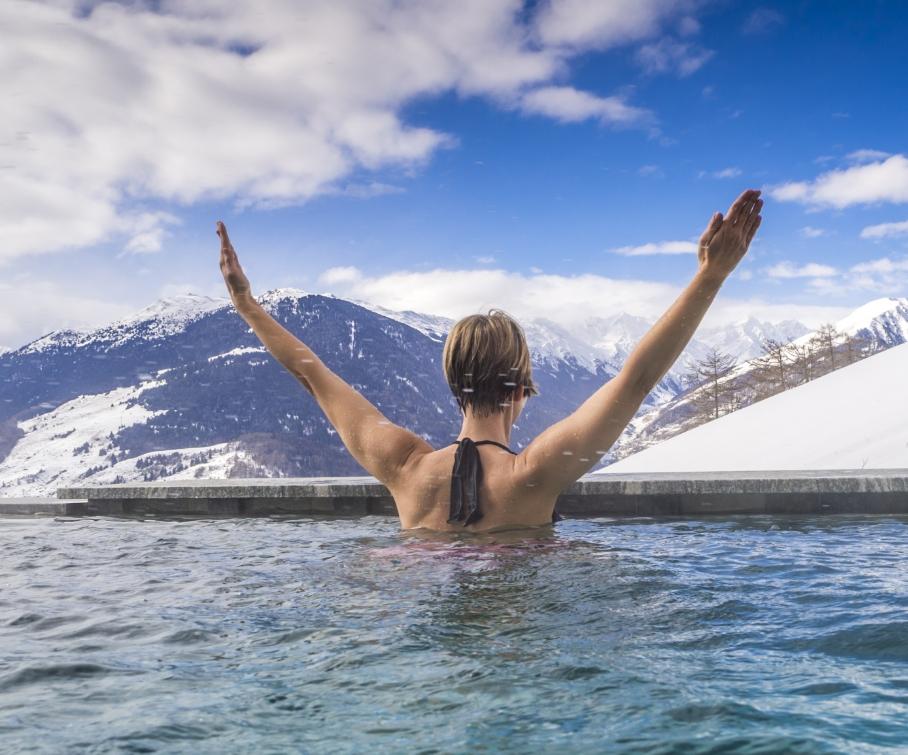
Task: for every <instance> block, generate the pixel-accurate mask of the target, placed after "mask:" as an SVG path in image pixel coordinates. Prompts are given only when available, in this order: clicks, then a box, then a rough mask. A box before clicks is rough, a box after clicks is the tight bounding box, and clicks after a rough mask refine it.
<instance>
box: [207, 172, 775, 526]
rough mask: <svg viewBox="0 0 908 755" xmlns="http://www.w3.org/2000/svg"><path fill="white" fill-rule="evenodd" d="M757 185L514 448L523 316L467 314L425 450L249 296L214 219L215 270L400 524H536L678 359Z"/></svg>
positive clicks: (749, 222)
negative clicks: (605, 360) (555, 413)
mask: <svg viewBox="0 0 908 755" xmlns="http://www.w3.org/2000/svg"><path fill="white" fill-rule="evenodd" d="M762 207H763V200H762V199H760V192H759V191H756V190H754V189H748V190H747V191H745V192H743V193H742V194H741V196H739V197H738V198H737V199H736V200H735V201H734V203H733V204H732V205H731V207H730V208H729V210H728V213H727V214H726V215H725V217H723V216H722V213H719V212H717V213H716V214H715V215H713V217H712V219H711V220H710V222H709V225H708V226H707V228H706V230H705V231H704V232H703V235H702V236H701V237H700V245H699V251H698V259H699V266H698V270H697V272H696V274H695V275H694V278H693V280H692V281H691V283H690V284H689V285H688V286H687V288H685V289H684V291H683V292H682V293H681V295H680V296H679V297H678V299H677V300H676V301H675V302H674V304H672V306H671V307H670V308H669V309H668V311H667V312H666V313H665V314H664V315H663V316H662V317H661V318H660V319H659V321H658V322H657V323H656V324H655V325H654V326H653V327H652V329H651V330H650V331H649V332H648V333H647V334H646V335H645V336H644V337H643V338H642V339H641V341H640V343H639V344H638V345H637V347H636V348H635V349H634V351H633V352H632V353H631V355H630V356H629V357H628V358H627V361H626V362H625V364H624V366H623V367H622V369H621V372H619V373H618V374H617V375H616V376H615V377H613V378H612V379H611V380H609V381H608V382H607V383H606V384H605V385H603V386H602V387H601V388H599V390H597V391H596V392H595V393H594V394H593V395H592V396H590V398H588V399H587V400H586V401H585V402H584V403H583V404H582V405H581V406H580V408H578V409H577V410H576V411H575V412H574V413H573V414H571V415H570V416H568V417H566V418H564V419H563V420H561V421H559V422H556V423H555V424H554V425H552V426H551V427H549V428H548V429H547V430H545V431H543V432H542V433H540V434H539V435H538V436H537V437H536V438H535V439H534V440H533V441H532V442H531V443H530V444H529V445H528V446H527V447H526V448H525V449H524V450H523V451H522V452H521V453H514V452H513V451H510V449H509V448H508V440H509V438H510V433H511V426H512V425H513V424H514V422H515V421H516V419H517V417H519V416H520V412H521V411H522V410H523V407H524V406H525V404H526V401H527V399H528V398H529V397H530V396H531V395H532V394H533V393H534V392H535V388H534V386H533V380H532V376H531V374H530V358H529V351H528V349H527V345H526V340H525V338H524V335H523V332H522V330H521V329H520V326H519V325H517V323H516V322H514V321H513V320H512V319H511V318H509V317H508V316H507V315H505V314H504V313H503V312H498V311H494V310H493V311H492V312H490V313H489V315H471V316H470V317H466V318H464V319H463V320H461V321H460V322H458V323H457V324H455V325H454V327H453V328H452V330H451V332H450V333H449V334H448V338H447V340H446V342H445V349H444V369H445V375H446V377H447V379H448V384H449V385H450V386H451V390H452V391H453V392H454V395H455V397H456V398H457V401H458V404H459V405H460V407H461V411H462V413H463V426H462V427H461V430H460V435H459V436H458V439H457V442H455V443H452V444H451V445H450V446H446V447H445V448H442V449H438V450H436V449H434V448H432V447H431V446H430V445H429V444H428V443H427V442H426V441H425V440H423V439H422V438H421V437H420V436H418V435H416V434H415V433H412V432H410V431H409V430H406V429H404V428H402V427H398V426H397V425H395V424H393V423H391V422H389V421H388V420H387V419H386V418H385V417H384V416H383V415H382V413H381V412H380V411H379V410H378V409H376V408H375V407H374V406H373V405H372V404H371V403H370V402H369V401H367V400H366V398H365V397H364V396H363V395H362V394H361V393H359V392H358V391H356V390H354V389H353V388H352V387H350V386H349V385H348V384H347V383H345V382H344V381H343V380H342V379H341V378H340V377H338V376H337V375H335V374H334V373H333V372H332V371H331V370H330V369H328V368H327V367H326V366H325V365H324V364H323V363H322V361H321V360H320V359H319V358H318V357H317V356H316V355H315V354H314V353H313V352H312V351H311V350H310V349H309V347H307V346H306V345H305V344H304V343H302V341H300V340H299V339H297V338H296V337H295V336H293V335H292V334H291V333H289V332H288V331H287V330H285V329H284V328H283V327H282V326H281V325H279V324H278V323H277V322H275V320H274V319H273V318H272V317H271V316H270V315H269V314H268V313H267V312H266V311H265V310H264V309H263V308H262V307H261V305H260V304H258V302H256V301H255V299H253V297H252V292H251V290H250V286H249V281H248V279H247V278H246V276H245V274H244V273H243V270H242V268H241V267H240V263H239V260H238V259H237V256H236V252H235V251H234V249H233V246H232V245H231V243H230V239H229V238H228V236H227V229H226V228H225V227H224V224H223V223H222V222H220V221H218V223H217V233H218V235H219V236H220V238H221V272H222V273H223V275H224V281H225V282H226V284H227V289H228V291H229V292H230V298H231V300H232V301H233V303H234V305H235V306H236V308H237V311H238V312H239V313H240V315H241V316H242V317H243V319H244V320H246V322H247V323H248V324H249V326H250V327H251V328H252V329H253V330H254V331H255V333H256V335H257V336H258V337H259V338H260V339H261V341H262V343H263V344H264V345H265V347H266V348H267V349H268V350H269V351H270V352H271V354H272V355H273V356H274V357H275V358H276V359H277V360H278V361H279V362H280V363H281V364H283V365H284V367H286V368H287V369H288V370H289V371H290V372H291V373H292V374H293V375H294V376H295V377H296V378H297V379H298V380H299V381H300V382H301V383H302V384H303V386H305V388H306V389H307V390H308V391H309V392H310V393H311V394H312V395H313V396H314V397H315V400H316V401H317V402H318V404H319V406H320V407H321V408H322V411H324V412H325V415H326V416H327V417H328V419H329V420H330V422H331V424H332V425H334V427H335V428H336V429H337V432H338V434H339V435H340V437H341V440H343V442H344V445H345V446H346V447H347V449H348V450H349V451H350V453H351V454H352V455H353V457H354V458H355V459H356V460H357V461H358V462H359V463H360V464H361V465H362V466H363V467H364V468H365V469H366V470H367V471H368V472H369V473H370V474H372V475H373V476H374V477H376V478H377V479H378V480H379V481H380V482H382V483H383V484H384V485H385V486H386V487H387V488H388V490H389V492H390V493H391V495H392V496H393V497H394V500H395V502H396V503H397V510H398V513H399V515H400V521H401V525H402V526H403V527H404V528H405V529H410V528H415V527H425V528H430V529H434V530H463V529H467V530H468V531H480V530H491V529H500V528H509V527H515V526H541V525H545V524H548V523H550V522H551V521H553V518H554V508H555V500H556V499H557V497H558V495H559V493H561V491H562V490H564V489H565V488H567V487H568V486H570V485H571V484H572V483H573V482H574V481H576V480H577V479H578V478H579V477H580V476H581V475H583V474H584V473H586V472H588V471H589V470H590V469H592V468H593V467H594V466H595V465H596V464H597V463H598V462H599V460H600V458H601V456H602V455H603V454H604V453H606V451H608V449H609V448H610V447H611V445H612V443H614V442H615V440H616V439H617V438H618V436H619V435H620V434H621V432H622V431H623V430H624V428H625V427H626V426H627V423H628V422H629V421H630V420H631V418H632V417H633V416H634V414H635V413H636V411H637V409H638V408H639V407H640V404H642V403H643V400H644V398H646V396H647V394H648V393H649V392H650V391H651V390H652V389H653V387H654V386H655V385H656V383H658V382H659V380H661V379H662V376H663V375H664V374H665V373H666V372H667V371H668V369H669V368H670V367H671V366H672V364H674V362H675V360H676V359H677V358H678V355H679V354H680V353H681V351H682V350H683V349H684V347H685V346H686V345H687V343H688V341H690V339H691V336H693V334H694V331H695V330H696V329H697V326H698V325H699V324H700V321H701V320H702V319H703V316H704V314H705V313H706V310H707V309H708V308H709V305H710V304H711V303H712V300H713V299H714V298H715V296H716V294H717V293H718V291H719V288H720V287H721V285H722V283H723V281H724V280H725V279H726V278H727V277H728V275H729V274H730V273H731V271H732V270H734V268H735V266H736V265H737V264H738V262H739V261H740V260H741V258H742V257H743V256H744V255H745V253H746V252H747V249H748V247H749V245H750V242H751V240H752V239H753V237H754V234H755V233H756V232H757V228H759V226H760V221H761V216H760V209H761V208H762Z"/></svg>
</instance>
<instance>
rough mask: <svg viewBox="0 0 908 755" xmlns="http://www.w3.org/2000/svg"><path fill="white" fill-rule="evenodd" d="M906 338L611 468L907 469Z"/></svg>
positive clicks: (718, 469) (629, 469) (608, 470)
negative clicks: (895, 344) (886, 348)
mask: <svg viewBox="0 0 908 755" xmlns="http://www.w3.org/2000/svg"><path fill="white" fill-rule="evenodd" d="M906 377H908V343H906V344H902V345H900V346H894V347H892V348H891V349H888V350H886V351H883V352H880V353H878V354H875V355H873V356H871V357H868V358H867V359H864V360H862V361H860V362H856V363H854V364H852V365H849V366H848V367H843V368H841V369H839V370H836V371H835V372H831V373H829V374H827V375H824V376H823V377H821V378H817V379H816V380H813V381H811V382H809V383H805V384H803V385H799V386H798V387H796V388H792V389H790V390H788V391H785V392H784V393H780V394H777V395H775V396H772V397H771V398H768V399H765V400H763V401H759V402H757V403H755V404H751V405H750V406H748V407H746V408H744V409H741V410H739V411H737V412H734V413H732V414H727V415H725V416H724V417H720V418H719V419H717V420H713V421H712V422H708V423H707V424H705V425H700V426H699V427H696V428H694V429H693V430H689V431H687V432H685V433H682V434H680V435H676V436H675V437H673V438H670V439H669V440H666V441H664V442H662V443H659V444H657V445H654V446H651V447H650V448H647V449H645V450H643V451H641V452H639V453H636V454H633V455H632V456H628V457H626V458H625V459H622V460H621V461H619V462H616V463H615V464H612V465H610V466H608V467H604V468H603V469H601V470H598V471H597V473H598V474H608V473H611V472H622V473H624V472H706V471H737V470H742V471H743V470H771V469H779V470H782V469H862V468H863V469H885V468H908V381H906Z"/></svg>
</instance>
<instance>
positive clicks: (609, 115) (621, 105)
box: [520, 86, 652, 125]
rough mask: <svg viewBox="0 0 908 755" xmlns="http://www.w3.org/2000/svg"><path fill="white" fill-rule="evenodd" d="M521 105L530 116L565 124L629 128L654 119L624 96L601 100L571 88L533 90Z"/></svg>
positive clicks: (601, 98) (602, 98)
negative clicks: (587, 122)
mask: <svg viewBox="0 0 908 755" xmlns="http://www.w3.org/2000/svg"><path fill="white" fill-rule="evenodd" d="M520 105H521V107H522V109H523V110H524V111H525V112H527V113H537V114H540V115H546V116H548V117H550V118H555V119H556V120H559V121H564V122H575V121H584V120H587V119H589V118H595V119H597V120H599V121H601V122H602V123H606V124H614V125H630V124H635V123H641V122H645V121H649V120H651V119H652V113H650V111H648V110H646V109H644V108H638V107H633V106H632V105H628V104H627V103H626V102H625V101H624V100H623V99H622V98H621V97H599V96H597V95H595V94H590V93H589V92H582V91H580V90H579V89H574V88H573V87H569V86H560V87H556V86H552V87H541V88H539V89H534V90H532V91H530V92H527V93H526V94H525V95H523V97H522V99H521V101H520Z"/></svg>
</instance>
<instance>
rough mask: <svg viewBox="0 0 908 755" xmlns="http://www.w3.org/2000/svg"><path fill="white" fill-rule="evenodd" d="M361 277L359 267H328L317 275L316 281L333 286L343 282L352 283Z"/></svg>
mask: <svg viewBox="0 0 908 755" xmlns="http://www.w3.org/2000/svg"><path fill="white" fill-rule="evenodd" d="M360 278H362V273H360V271H359V269H358V268H356V267H353V266H352V265H346V266H343V267H329V268H328V269H327V270H325V271H324V272H323V273H322V274H321V275H319V276H318V282H319V283H321V284H323V285H326V286H334V285H337V284H343V283H354V282H356V281H358V280H359V279H360Z"/></svg>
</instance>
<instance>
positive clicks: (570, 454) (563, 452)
mask: <svg viewBox="0 0 908 755" xmlns="http://www.w3.org/2000/svg"><path fill="white" fill-rule="evenodd" d="M561 455H562V456H573V455H574V452H573V451H562V452H561Z"/></svg>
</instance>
